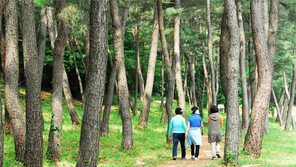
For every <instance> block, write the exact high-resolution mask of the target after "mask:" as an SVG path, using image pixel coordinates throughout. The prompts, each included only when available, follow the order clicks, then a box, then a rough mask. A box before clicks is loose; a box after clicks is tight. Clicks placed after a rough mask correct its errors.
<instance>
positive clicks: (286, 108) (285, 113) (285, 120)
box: [282, 82, 292, 124]
mask: <svg viewBox="0 0 296 167" xmlns="http://www.w3.org/2000/svg"><path fill="white" fill-rule="evenodd" d="M291 85H292V82H290V84H289V90H288V94H290V93H289V92H291ZM289 97H290V95H289ZM289 101H290V99H289V98H288V96H287V93H286V98H285V102H284V106H283V107H282V118H283V123H284V124H286V122H287V113H288V107H289Z"/></svg>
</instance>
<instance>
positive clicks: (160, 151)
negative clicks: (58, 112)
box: [2, 89, 296, 167]
mask: <svg viewBox="0 0 296 167" xmlns="http://www.w3.org/2000/svg"><path fill="white" fill-rule="evenodd" d="M20 92H24V90H23V89H21V90H20ZM2 97H3V96H2ZM20 99H21V102H22V104H23V107H24V109H25V105H24V104H25V100H24V95H23V94H22V93H21V94H20ZM116 99H117V98H114V100H116ZM42 104H43V107H42V108H43V119H44V132H43V138H44V157H43V158H44V160H43V161H44V162H43V163H44V166H67V167H68V166H69V167H71V166H75V163H76V159H77V154H78V149H79V138H80V126H76V125H72V122H71V118H70V115H69V113H68V111H67V107H66V104H64V110H63V111H64V113H63V135H62V153H61V154H62V155H61V162H59V163H58V164H51V162H49V161H48V160H46V156H45V155H46V150H47V142H48V133H49V126H50V121H51V120H50V119H51V96H50V95H46V96H43V98H42ZM75 105H76V109H77V112H78V115H79V117H80V118H81V116H82V112H83V111H82V108H83V105H82V104H81V103H76V104H75ZM173 108H176V101H175V102H174V106H173ZM117 109H118V107H117V106H112V109H111V115H110V134H109V135H108V136H106V137H100V154H99V160H98V165H99V166H135V165H136V163H137V161H140V162H144V163H145V165H146V166H156V165H158V164H162V163H163V162H164V161H166V160H170V159H171V148H172V145H171V144H166V142H165V141H166V138H165V137H166V128H167V125H166V124H160V123H159V122H160V117H161V111H160V104H159V103H152V105H151V112H150V117H149V122H148V127H147V128H145V129H138V128H137V127H136V126H137V124H138V119H139V111H138V115H137V116H132V122H133V133H134V149H133V150H123V149H122V148H121V147H120V145H121V138H122V135H121V131H122V126H121V125H122V123H121V119H120V117H119V116H118V113H117ZM187 111H188V115H190V114H189V113H190V112H189V106H187ZM204 113H205V115H204V118H205V121H207V114H206V110H204ZM222 115H223V116H224V125H225V114H222ZM273 122H274V120H271V123H270V135H269V136H267V135H266V136H264V142H263V150H262V155H261V157H260V158H259V159H253V158H251V157H250V156H248V155H242V154H241V156H240V164H241V165H243V164H260V165H261V166H296V160H295V158H294V157H295V156H296V154H295V150H296V132H295V131H294V132H286V131H283V130H281V128H280V127H279V126H278V125H277V124H276V123H273ZM205 129H206V130H205V131H207V128H205ZM222 130H223V132H225V126H224V127H223V129H222ZM178 150H179V149H178ZM178 155H180V153H178ZM14 157H15V155H14V144H13V136H12V135H8V136H5V145H4V166H22V164H21V163H19V162H17V161H15V160H14Z"/></svg>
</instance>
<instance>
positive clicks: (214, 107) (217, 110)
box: [211, 106, 219, 113]
mask: <svg viewBox="0 0 296 167" xmlns="http://www.w3.org/2000/svg"><path fill="white" fill-rule="evenodd" d="M217 112H219V109H218V107H217V106H212V107H211V113H217Z"/></svg>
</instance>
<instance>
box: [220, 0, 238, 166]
mask: <svg viewBox="0 0 296 167" xmlns="http://www.w3.org/2000/svg"><path fill="white" fill-rule="evenodd" d="M239 53H240V34H239V27H238V19H237V11H236V6H235V2H234V1H232V0H225V1H224V12H223V18H222V24H221V41H220V58H221V61H220V73H221V83H222V90H223V94H224V95H225V101H226V104H225V110H226V113H227V117H226V135H225V148H224V152H225V155H224V160H225V161H226V162H227V163H229V164H232V165H236V164H237V163H238V155H239V147H238V144H239V143H240V141H239V139H240V126H241V123H240V116H239V103H238V73H239V69H238V67H239Z"/></svg>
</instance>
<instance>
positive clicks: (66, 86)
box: [63, 65, 80, 125]
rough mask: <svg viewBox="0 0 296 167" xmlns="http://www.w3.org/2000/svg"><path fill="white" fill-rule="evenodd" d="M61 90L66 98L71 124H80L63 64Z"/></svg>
mask: <svg viewBox="0 0 296 167" xmlns="http://www.w3.org/2000/svg"><path fill="white" fill-rule="evenodd" d="M63 92H64V96H65V100H66V104H67V107H68V111H69V114H70V117H71V121H72V124H73V125H74V124H76V125H80V119H79V117H78V114H77V111H76V109H75V105H74V102H73V99H72V93H71V90H70V86H69V81H68V76H67V72H66V70H65V67H64V65H63Z"/></svg>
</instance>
